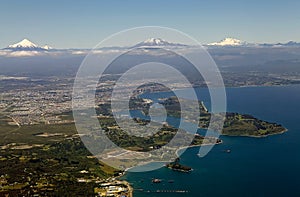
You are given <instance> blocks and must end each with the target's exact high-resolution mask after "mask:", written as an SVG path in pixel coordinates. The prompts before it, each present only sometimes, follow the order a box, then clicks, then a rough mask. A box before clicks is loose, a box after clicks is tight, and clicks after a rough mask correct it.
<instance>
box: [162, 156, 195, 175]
mask: <svg viewBox="0 0 300 197" xmlns="http://www.w3.org/2000/svg"><path fill="white" fill-rule="evenodd" d="M179 161H180V158H176V160H175V161H174V162H171V163H167V164H166V167H167V168H169V169H171V170H174V171H179V172H191V171H192V170H193V169H192V168H191V167H189V166H184V165H182V164H180V163H179Z"/></svg>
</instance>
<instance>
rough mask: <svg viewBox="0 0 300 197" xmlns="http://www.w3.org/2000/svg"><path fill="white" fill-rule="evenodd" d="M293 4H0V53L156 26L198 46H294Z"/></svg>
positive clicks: (298, 22) (277, 0)
mask: <svg viewBox="0 0 300 197" xmlns="http://www.w3.org/2000/svg"><path fill="white" fill-rule="evenodd" d="M299 8H300V1H299V0H294V1H292V0H285V1H283V0H248V1H246V0H205V1H204V0H194V1H191V0H180V1H179V0H131V1H130V0H97V1H96V0H95V1H88V0H84V1H83V0H82V1H80V2H75V1H63V0H59V1H56V0H49V1H39V0H26V1H25V0H24V1H18V0H7V1H6V0H2V1H0V25H1V26H0V48H3V47H6V46H7V45H9V44H11V43H15V42H17V41H20V40H21V39H23V38H28V39H30V40H32V41H33V42H36V43H37V44H40V45H42V44H49V45H51V46H53V47H56V48H91V47H93V46H95V45H96V44H97V43H98V42H99V41H101V40H102V39H104V38H106V37H107V36H109V35H110V34H113V33H116V32H118V31H120V30H123V29H128V28H132V27H136V26H145V25H158V26H166V27H171V28H175V29H178V30H180V31H183V32H185V33H187V34H189V35H191V36H193V37H194V38H196V39H197V40H198V41H200V42H202V43H210V42H214V41H219V40H221V39H223V38H224V37H235V38H238V39H241V40H244V41H248V42H267V43H269V42H286V41H289V40H294V41H298V42H300V11H299Z"/></svg>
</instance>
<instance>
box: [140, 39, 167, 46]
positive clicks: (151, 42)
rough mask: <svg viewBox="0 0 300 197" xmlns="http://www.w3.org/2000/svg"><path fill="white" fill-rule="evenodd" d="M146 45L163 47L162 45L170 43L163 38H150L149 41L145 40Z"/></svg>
mask: <svg viewBox="0 0 300 197" xmlns="http://www.w3.org/2000/svg"><path fill="white" fill-rule="evenodd" d="M144 43H147V44H155V45H162V44H166V43H168V42H167V41H165V40H163V39H161V38H149V39H147V40H145V41H144Z"/></svg>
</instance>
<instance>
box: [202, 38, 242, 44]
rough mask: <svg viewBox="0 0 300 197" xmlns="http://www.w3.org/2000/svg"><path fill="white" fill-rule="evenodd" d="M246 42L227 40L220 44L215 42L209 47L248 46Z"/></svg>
mask: <svg viewBox="0 0 300 197" xmlns="http://www.w3.org/2000/svg"><path fill="white" fill-rule="evenodd" d="M246 44H247V43H246V42H243V41H241V40H238V39H235V38H225V39H223V40H221V41H220V42H213V43H210V44H207V45H208V46H241V45H246Z"/></svg>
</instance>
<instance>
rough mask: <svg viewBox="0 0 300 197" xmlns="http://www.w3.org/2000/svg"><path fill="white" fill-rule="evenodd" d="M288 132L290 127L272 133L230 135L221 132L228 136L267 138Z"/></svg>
mask: <svg viewBox="0 0 300 197" xmlns="http://www.w3.org/2000/svg"><path fill="white" fill-rule="evenodd" d="M286 132H288V129H287V128H285V129H284V130H283V131H281V132H278V133H271V134H267V135H230V134H221V135H220V136H222V135H223V136H227V137H249V138H266V137H269V136H273V135H281V134H284V133H286Z"/></svg>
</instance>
